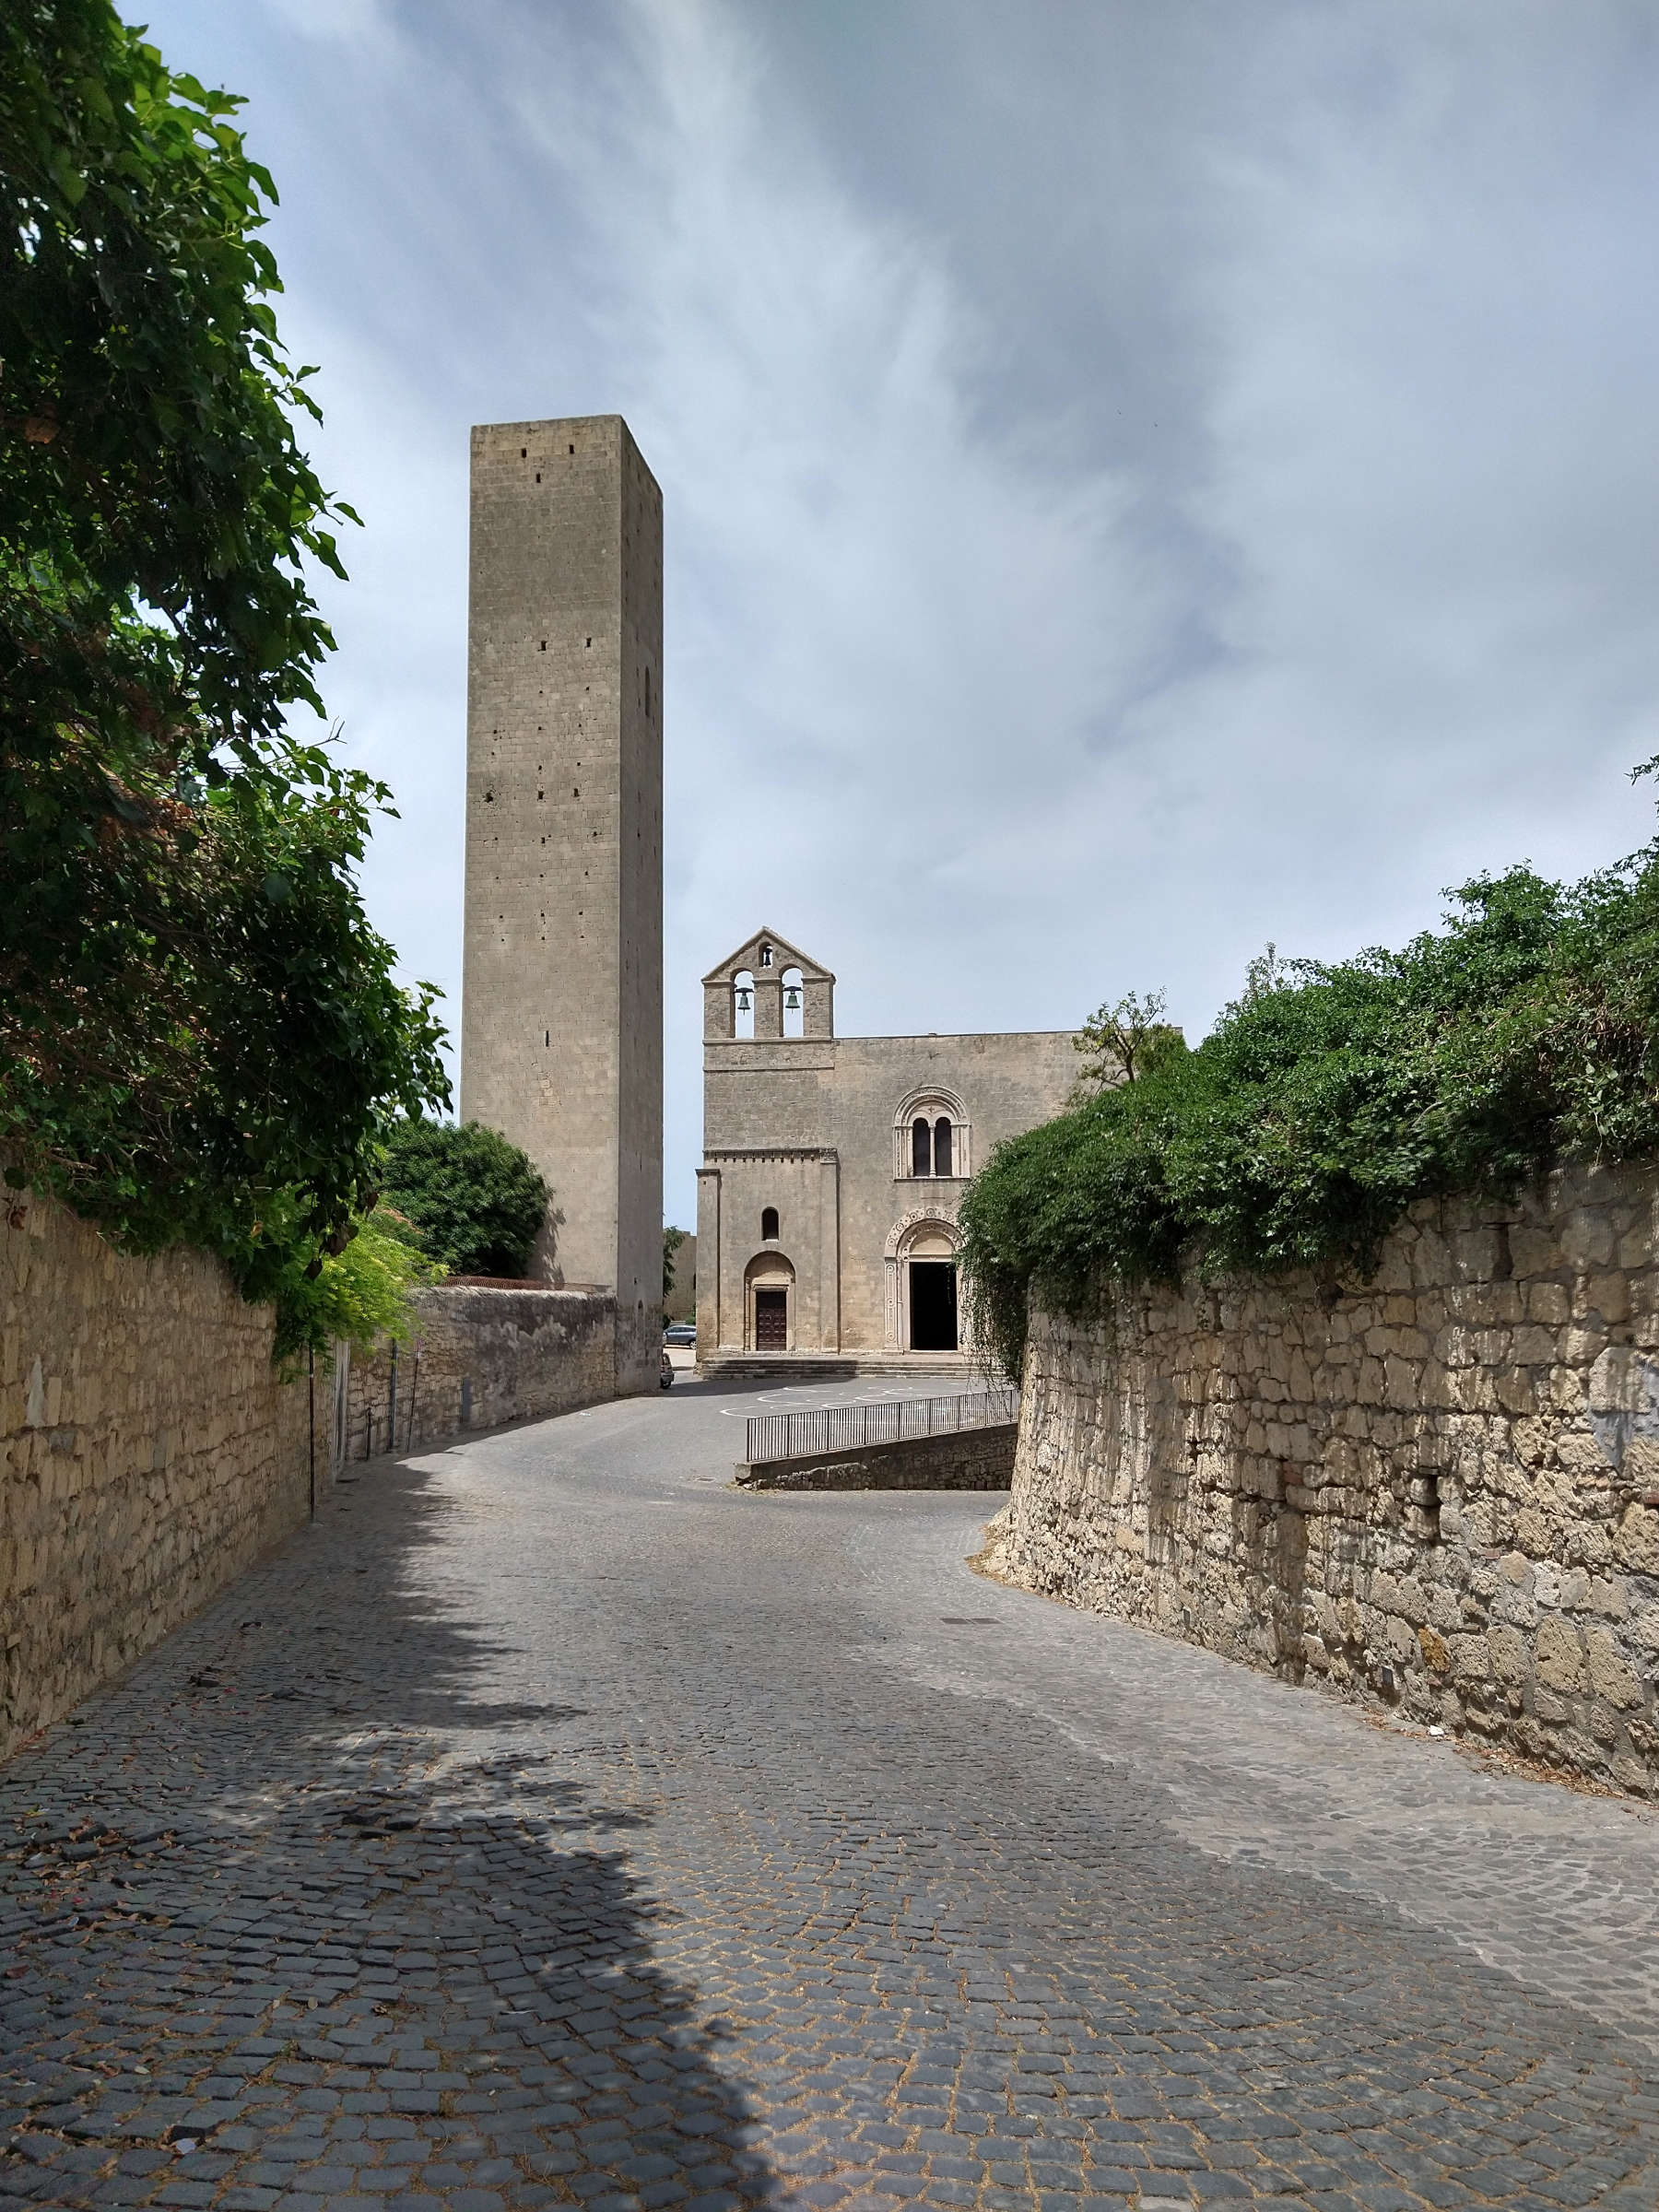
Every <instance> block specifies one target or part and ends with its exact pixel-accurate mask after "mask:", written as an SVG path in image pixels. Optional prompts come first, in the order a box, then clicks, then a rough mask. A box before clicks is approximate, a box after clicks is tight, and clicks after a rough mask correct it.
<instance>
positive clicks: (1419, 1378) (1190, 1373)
mask: <svg viewBox="0 0 1659 2212" xmlns="http://www.w3.org/2000/svg"><path fill="white" fill-rule="evenodd" d="M990 1536H991V1542H990V1546H989V1548H988V1551H987V1554H986V1555H985V1559H984V1561H983V1563H984V1564H985V1566H986V1567H987V1568H988V1570H989V1571H993V1572H995V1573H998V1574H1001V1575H1003V1576H1005V1577H1006V1579H1008V1580H1010V1581H1013V1582H1016V1583H1020V1584H1022V1585H1023V1586H1025V1587H1027V1588H1030V1589H1033V1590H1040V1591H1043V1592H1045V1593H1048V1594H1051V1595H1053V1596H1058V1597H1064V1598H1066V1599H1069V1600H1071V1601H1072V1602H1073V1603H1075V1604H1077V1605H1083V1606H1092V1607H1095V1608H1096V1609H1098V1610H1100V1611H1102V1612H1108V1613H1113V1614H1117V1615H1119V1616H1121V1617H1122V1618H1125V1619H1128V1620H1133V1621H1138V1622H1141V1623H1144V1624H1145V1625H1146V1626H1147V1627H1149V1628H1155V1629H1158V1630H1163V1631H1164V1632H1166V1633H1169V1634H1172V1635H1177V1636H1182V1637H1184V1638H1186V1639H1187V1640H1188V1641H1191V1642H1194V1643H1198V1644H1203V1645H1206V1646H1207V1647H1208V1648H1209V1649H1211V1650H1214V1651H1217V1652H1221V1653H1226V1654H1227V1655H1228V1656H1229V1657H1230V1658H1234V1659H1241V1660H1244V1661H1247V1662H1248V1663H1250V1664H1251V1665H1256V1666H1261V1667H1265V1668H1271V1669H1273V1670H1275V1671H1277V1672H1278V1673H1279V1674H1281V1675H1283V1676H1285V1677H1288V1678H1289V1679H1291V1680H1293V1681H1300V1680H1302V1679H1303V1678H1304V1677H1312V1678H1314V1679H1316V1680H1318V1681H1321V1682H1324V1683H1325V1684H1327V1685H1329V1686H1331V1687H1333V1688H1336V1689H1338V1690H1340V1691H1342V1692H1344V1693H1347V1694H1348V1695H1352V1696H1356V1697H1360V1698H1364V1699H1367V1700H1373V1701H1375V1702H1378V1703H1380V1704H1384V1705H1388V1706H1392V1707H1400V1708H1403V1709H1404V1710H1405V1711H1406V1712H1407V1713H1409V1714H1411V1715H1412V1716H1414V1717H1415V1718H1417V1719H1418V1720H1421V1721H1423V1722H1427V1723H1438V1724H1441V1725H1442V1726H1444V1727H1446V1728H1448V1729H1450V1730H1453V1731H1454V1732H1463V1731H1465V1730H1466V1731H1468V1732H1470V1733H1472V1734H1477V1735H1483V1736H1487V1737H1489V1738H1494V1739H1497V1740H1499V1741H1501V1742H1502V1743H1503V1744H1505V1745H1507V1746H1510V1747H1512V1748H1514V1749H1515V1750H1517V1751H1520V1752H1523V1753H1524V1754H1527V1755H1529V1756H1531V1757H1534V1758H1536V1759H1543V1760H1547V1761H1550V1762H1552V1763H1557V1764H1559V1765H1562V1766H1565V1767H1569V1768H1571V1769H1573V1770H1575V1771H1577V1772H1579V1773H1582V1774H1584V1775H1587V1776H1593V1777H1595V1778H1597V1779H1600V1780H1603V1781H1606V1782H1610V1783H1616V1784H1618V1785H1619V1786H1621V1787H1623V1788H1625V1789H1628V1790H1631V1791H1634V1792H1637V1793H1640V1794H1649V1795H1659V1712H1656V1710H1655V1677H1656V1675H1659V1182H1656V1181H1655V1177H1654V1175H1653V1172H1652V1171H1641V1172H1638V1171H1573V1172H1571V1173H1563V1174H1561V1175H1559V1176H1556V1177H1554V1178H1552V1179H1551V1181H1550V1182H1549V1183H1548V1184H1547V1186H1546V1187H1545V1188H1543V1189H1541V1190H1540V1191H1538V1192H1537V1193H1536V1194H1534V1195H1533V1196H1531V1197H1529V1198H1527V1199H1526V1200H1525V1201H1524V1202H1522V1203H1520V1204H1517V1205H1515V1206H1484V1207H1483V1206H1477V1205H1473V1204H1468V1203H1457V1204H1452V1203H1447V1204H1443V1205H1442V1204H1428V1205H1424V1206H1418V1208H1417V1209H1416V1210H1415V1211H1414V1212H1413V1214H1412V1215H1411V1217H1410V1218H1409V1220H1408V1221H1407V1222H1406V1223H1405V1224H1404V1225H1403V1226H1402V1227H1401V1228H1400V1229H1399V1230H1397V1231H1396V1232H1395V1233H1394V1235H1393V1236H1392V1237H1391V1238H1390V1239H1389V1241H1388V1243H1387V1246H1386V1248H1385V1251H1384V1253H1383V1256H1382V1265H1381V1267H1380V1269H1379V1271H1378V1273H1377V1275H1376V1276H1375V1277H1374V1278H1373V1279H1372V1280H1371V1281H1370V1282H1360V1281H1359V1280H1358V1279H1357V1278H1356V1277H1354V1275H1353V1274H1352V1273H1351V1272H1349V1273H1346V1274H1341V1275H1336V1274H1332V1275H1329V1276H1326V1277H1318V1278H1316V1277H1313V1276H1311V1275H1304V1276H1300V1277H1291V1278H1289V1279H1288V1280H1285V1281H1282V1282H1277V1283H1264V1282H1249V1283H1235V1284H1230V1285H1228V1286H1225V1287H1223V1288H1220V1289H1218V1290H1213V1291H1212V1290H1207V1289H1203V1288H1196V1287H1189V1288H1186V1289H1184V1290H1183V1291H1182V1292H1179V1293H1178V1292H1174V1291H1164V1290H1154V1291H1143V1292H1135V1293H1129V1292H1119V1293H1118V1294H1116V1295H1115V1296H1114V1297H1113V1298H1112V1300H1110V1302H1109V1304H1108V1306H1107V1307H1106V1309H1105V1311H1104V1312H1103V1313H1102V1315H1101V1316H1100V1319H1099V1320H1098V1321H1096V1322H1094V1323H1092V1324H1086V1325H1076V1324H1070V1323H1067V1322H1065V1321H1062V1320H1057V1319H1055V1318H1054V1317H1053V1316H1051V1315H1048V1314H1044V1313H1041V1312H1038V1313H1036V1314H1034V1315H1033V1319H1032V1328H1031V1336H1030V1348H1029V1351H1028V1355H1027V1364H1026V1374H1025V1389H1024V1395H1023V1399H1022V1407H1021V1422H1020V1432H1019V1448H1018V1455H1017V1459H1016V1465H1015V1470H1014V1480H1013V1495H1012V1497H1011V1500H1010V1501H1009V1504H1008V1506H1007V1508H1006V1512H1004V1513H1003V1514H1001V1515H999V1516H998V1517H997V1520H996V1521H994V1523H993V1524H992V1527H991V1531H990Z"/></svg>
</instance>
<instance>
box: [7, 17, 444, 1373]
mask: <svg viewBox="0 0 1659 2212" xmlns="http://www.w3.org/2000/svg"><path fill="white" fill-rule="evenodd" d="M237 104H238V103H237V102H236V101H235V100H232V99H230V98H229V96H228V95H226V94H223V93H216V92H208V91H206V90H205V89H204V88H202V87H201V86H200V85H198V84H196V83H195V82H194V79H192V78H190V77H187V76H173V75H171V73H170V72H169V71H168V70H167V68H166V67H165V65H163V63H162V62H161V59H160V57H159V54H158V53H156V52H155V50H154V49H153V48H152V47H150V46H148V45H147V44H146V43H145V42H144V41H143V39H142V38H141V37H140V35H139V34H138V33H136V32H135V31H132V30H130V29H127V28H126V27H125V26H124V25H123V24H122V23H121V22H120V20H119V19H118V18H117V17H116V15H115V14H114V12H113V9H112V7H111V6H109V5H108V0H15V4H14V5H12V6H8V7H7V8H6V10H5V11H4V12H0V206H3V217H0V222H3V229H0V256H4V277H3V280H0V453H3V457H4V465H0V868H3V869H4V874H5V881H6V900H5V905H4V910H3V911H4V922H3V923H0V1146H3V1147H4V1148H5V1151H6V1156H7V1159H8V1160H9V1161H10V1162H11V1165H10V1167H9V1170H8V1174H9V1176H10V1178H11V1179H12V1180H13V1181H14V1182H31V1183H33V1184H34V1185H35V1186H36V1187H37V1188H40V1189H42V1190H47V1191H51V1192H53V1194H56V1195H58V1196H60V1197H62V1198H64V1199H65V1200H66V1201H67V1202H68V1203H69V1204H70V1205H72V1206H75V1207H76V1209H77V1210H78V1211H79V1212H81V1213H82V1214H84V1215H86V1216H88V1218H91V1219H93V1220H95V1221H97V1222H98V1223H99V1224H100V1227H101V1228H102V1229H103V1230H105V1231H106V1232H107V1233H108V1234H109V1235H111V1236H112V1238H113V1239H114V1240H115V1241H117V1242H119V1243H122V1244H124V1245H126V1246H128V1247H129V1248H134V1249H137V1250H140V1251H153V1250H156V1249H159V1247H160V1246H162V1245H164V1244H168V1243H172V1242H177V1241H189V1242H193V1243H196V1244H199V1245H202V1246H204V1247H206V1249H208V1250H210V1251H213V1252H217V1253H220V1254H221V1255H222V1256H223V1257H224V1258H225V1259H226V1260H227V1261H228V1262H229V1265H230V1267H231V1269H232V1271H233V1273H234V1274H235V1276H236V1278H237V1280H238V1282H239V1283H240V1285H241V1288H242V1289H243V1291H244V1293H245V1294H246V1295H247V1296H248V1297H250V1298H265V1297H271V1296H276V1297H277V1300H278V1304H279V1335H280V1341H281V1343H282V1346H283V1347H284V1348H293V1347H295V1346H296V1345H298V1344H300V1343H302V1342H307V1341H313V1340H314V1332H312V1328H311V1324H309V1323H308V1322H307V1321H306V1319H305V1317H304V1314H303V1312H302V1311H301V1306H302V1304H303V1300H300V1295H299V1293H298V1292H296V1291H295V1290H294V1288H293V1285H294V1284H295V1282H296V1281H312V1282H315V1281H317V1280H319V1279H320V1277H321V1272H322V1270H323V1269H324V1266H325V1265H326V1263H327V1259H328V1256H329V1254H330V1253H338V1252H339V1251H340V1250H341V1249H342V1248H343V1246H344V1245H345V1243H346V1241H347V1238H348V1237H349V1235H350V1233H351V1224H352V1220H353V1218H354V1216H356V1215H359V1214H360V1213H361V1212H362V1211H363V1210H364V1209H365V1208H366V1206H368V1205H369V1204H370V1203H371V1199H372V1194H373V1189H374V1181H375V1173H376V1170H377V1165H378V1157H379V1147H380V1141H381V1138H382V1134H383V1132H384V1130H385V1128H386V1126H387V1125H388V1124H389V1123H390V1121H391V1120H392V1119H393V1117H394V1115H395V1114H398V1113H407V1112H418V1111H420V1109H421V1108H422V1107H423V1106H424V1105H427V1104H441V1103H443V1102H445V1101H446V1100H447V1097H448V1088H447V1084H446V1082H445V1079H444V1076H443V1072H442V1068H441V1062H440V1059H439V1055H438V1047H439V1044H440V1041H441V1030H439V1028H438V1026H437V1024H436V1022H435V1021H434V1019H433V1018H432V1014H431V1002H432V995H433V994H431V993H430V992H429V991H427V990H425V989H424V988H423V989H422V990H421V991H419V992H418V993H417V994H414V995H412V996H411V995H408V994H405V993H403V992H401V991H400V990H398V989H397V988H396V987H395V985H394V983H393V981H392V966H393V954H392V948H391V947H390V946H388V945H387V944H386V943H385V941H384V939H383V938H382V937H380V936H378V935H376V934H375V933H374V932H373V931H372V930H371V929H370V928H369V926H368V924H367V922H366V920H365V917H364V915H363V912H362V907H361V902H360V900H359V894H358V889H357V884H356V880H355V868H356V865H357V863H358V862H359V860H360V858H361V856H362V852H363V846H364V841H365V839H366V837H367V834H368V827H369V820H370V817H371V812H372V810H373V809H374V808H375V807H376V806H383V805H384V804H385V801H386V798H387V794H386V792H385V790H384V788H383V786H382V785H379V784H377V783H373V782H371V781H370V780H369V779H367V778H366V777H363V776H361V775H359V774H355V773H347V772H344V771H340V770H339V769H337V768H336V767H335V764H334V763H333V761H332V759H331V758H330V756H329V755H328V753H327V752H326V751H324V749H323V748H321V747H316V746H302V745H300V744H298V743H296V742H295V741H293V740H292V739H291V738H290V737H289V736H288V735H287V733H286V729H285V724H284V715H285V712H286V711H287V709H288V707H289V706H290V705H292V704H294V703H297V702H303V703H306V704H309V705H311V706H312V707H316V706H318V705H319V700H318V695H317V690H316V684H315V673H316V670H317V667H318V665H319V664H320V662H321V660H322V657H323V655H324V653H325V652H326V651H327V650H328V648H329V645H330V642H331V641H330V639H329V636H328V632H327V629H325V627H324V623H323V621H322V618H321V617H320V616H319V614H318V612H317V609H316V607H315V606H314V604H313V602H312V598H311V595H310V594H309V591H308V589H307V587H306V583H305V578H304V564H305V563H306V562H307V561H308V560H320V561H322V562H324V564H325V565H327V566H329V567H331V568H334V569H335V571H338V566H339V564H338V559H337V556H336V554H335V547H334V541H333V538H332V535H331V534H330V531H329V528H328V524H329V523H330V521H331V520H332V519H333V516H335V515H338V514H346V513H347V512H348V510H347V509H345V508H343V507H338V506H335V507H334V508H333V509H331V507H330V504H329V501H328V500H327V498H326V496H325V495H324V492H323V490H322V488H321V487H320V485H319V484H318V482H317V479H316V477H314V475H313V474H312V470H311V467H310V465H309V463H308V462H307V461H306V458H305V456H304V454H303V453H301V452H300V450H299V448H298V446H297V444H296V441H295V437H294V431H293V428H292V424H291V421H290V413H291V412H292V411H295V410H304V411H305V412H308V413H311V414H313V415H314V413H315V409H314V408H313V407H312V403H311V401H310V399H309V397H308V396H307V394H306V393H305V391H304V388H303V376H304V374H305V372H304V371H299V372H295V371H290V370H289V369H288V366H287V363H286V361H285V359H284V357H283V355H282V352H281V349H280V347H279V346H278V344H277V335H276V324H275V322H274V320H273V317H272V312H271V308H270V306H269V303H268V296H269V295H270V294H272V293H274V292H276V291H277V290H278V289H279V286H278V283H277V273H276V267H275V265H274V263H273V262H272V260H271V257H270V254H269V253H268V251H267V250H266V248H265V246H264V245H263V244H262V243H261V242H260V241H259V240H258V239H257V237H256V236H255V235H254V234H255V233H256V231H257V230H258V229H259V228H260V227H261V225H262V224H263V222H264V220H265V217H264V214H263V212H262V202H265V201H268V200H271V199H274V197H275V193H274V191H273V188H272V186H271V182H270V179H269V178H268V177H267V176H266V175H265V172H264V171H263V170H261V169H260V168H259V167H258V166H257V165H256V164H255V163H253V162H251V161H250V160H249V159H247V157H246V155H245V153H244V151H243V148H242V144H241V137H240V135H239V134H238V133H237V132H236V131H235V130H234V129H233V128H232V127H231V124H230V123H229V121H228V118H229V115H230V114H231V113H232V112H234V110H235V108H236V106H237ZM312 1269H315V1270H316V1271H317V1272H316V1273H315V1274H309V1273H308V1272H307V1271H308V1270H312Z"/></svg>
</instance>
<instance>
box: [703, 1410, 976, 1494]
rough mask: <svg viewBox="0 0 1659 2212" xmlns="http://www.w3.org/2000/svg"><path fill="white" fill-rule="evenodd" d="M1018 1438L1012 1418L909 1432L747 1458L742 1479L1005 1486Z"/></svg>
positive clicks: (867, 1486)
mask: <svg viewBox="0 0 1659 2212" xmlns="http://www.w3.org/2000/svg"><path fill="white" fill-rule="evenodd" d="M1014 1438H1015V1426H1014V1423H1013V1422H1012V1421H1009V1422H1007V1423H1006V1424H1005V1425H1004V1426H1003V1427H1001V1428H997V1429H971V1430H966V1431H964V1432H963V1433H962V1434H960V1435H952V1436H907V1437H905V1438H904V1439H903V1441H901V1442H899V1443H893V1444H866V1445H864V1446H862V1447H861V1448H860V1449H859V1450H858V1451H856V1452H814V1453H802V1454H801V1455H800V1456H798V1457H796V1458H794V1459H766V1460H757V1461H756V1462H755V1463H754V1464H753V1465H749V1464H748V1463H747V1462H744V1463H741V1464H740V1465H738V1468H737V1471H736V1472H737V1480H738V1482H739V1483H740V1484H741V1485H742V1487H743V1488H745V1489H746V1490H1006V1488H1007V1487H1008V1482H1009V1478H1010V1477H1011V1476H1012V1474H1013V1471H1014Z"/></svg>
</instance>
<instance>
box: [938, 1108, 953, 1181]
mask: <svg viewBox="0 0 1659 2212" xmlns="http://www.w3.org/2000/svg"><path fill="white" fill-rule="evenodd" d="M950 1151H951V1145H950V1117H949V1115H948V1114H944V1113H942V1114H941V1115H940V1116H939V1118H938V1120H937V1121H936V1122H935V1124H934V1173H935V1175H948V1174H949V1173H950V1172H951V1167H950Z"/></svg>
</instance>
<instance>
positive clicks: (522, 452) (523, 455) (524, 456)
mask: <svg viewBox="0 0 1659 2212" xmlns="http://www.w3.org/2000/svg"><path fill="white" fill-rule="evenodd" d="M529 458H530V448H529V447H528V446H527V445H521V446H520V447H519V459H520V460H521V461H528V460H529Z"/></svg>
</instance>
